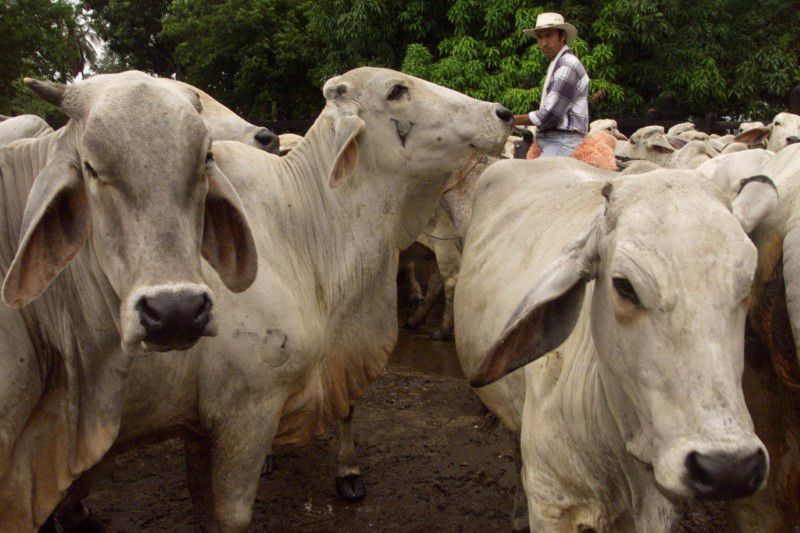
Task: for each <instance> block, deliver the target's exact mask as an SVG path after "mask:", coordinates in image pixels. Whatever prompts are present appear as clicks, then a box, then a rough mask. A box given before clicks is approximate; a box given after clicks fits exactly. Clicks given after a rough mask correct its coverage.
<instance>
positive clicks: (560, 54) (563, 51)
mask: <svg viewBox="0 0 800 533" xmlns="http://www.w3.org/2000/svg"><path fill="white" fill-rule="evenodd" d="M567 50H570V47H569V45H568V44H565V45H564V46H562V47H561V50H559V51H558V53H557V54H556V57H554V58H553V60H552V61H551V63H555V62H556V61H558V60H559V59H560V58H561V56H563V55H564V53H565V52H566V51H567Z"/></svg>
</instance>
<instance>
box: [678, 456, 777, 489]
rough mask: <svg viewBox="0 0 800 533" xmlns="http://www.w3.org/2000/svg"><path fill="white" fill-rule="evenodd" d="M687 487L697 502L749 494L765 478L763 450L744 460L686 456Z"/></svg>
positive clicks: (742, 458) (726, 457) (732, 457)
mask: <svg viewBox="0 0 800 533" xmlns="http://www.w3.org/2000/svg"><path fill="white" fill-rule="evenodd" d="M685 467H686V471H687V484H688V485H689V486H690V487H691V488H692V489H693V490H694V491H695V493H696V494H697V496H699V497H701V498H714V499H719V500H731V499H735V498H743V497H745V496H749V495H751V494H753V493H754V492H755V491H756V490H758V487H760V486H761V483H762V482H763V481H764V478H765V477H766V475H767V458H766V455H765V454H764V451H763V450H760V449H759V450H757V451H756V452H755V453H753V454H751V455H749V456H746V457H741V456H735V455H731V454H728V453H710V454H702V453H699V452H696V451H693V452H690V453H689V454H688V455H687V456H686V461H685Z"/></svg>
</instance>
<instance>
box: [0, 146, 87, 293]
mask: <svg viewBox="0 0 800 533" xmlns="http://www.w3.org/2000/svg"><path fill="white" fill-rule="evenodd" d="M90 220H91V218H90V214H89V206H88V203H87V198H86V191H85V190H84V186H83V181H82V180H81V178H80V175H79V173H78V169H77V168H75V166H74V164H72V162H71V161H70V160H69V159H68V158H67V157H56V158H54V159H53V160H52V161H51V162H50V163H48V164H47V166H45V167H44V168H43V169H42V171H41V172H40V173H39V175H38V176H36V179H35V180H34V182H33V187H31V190H30V193H29V194H28V202H27V204H26V205H25V212H24V214H23V217H22V230H21V231H20V235H21V236H22V237H21V239H20V243H19V247H18V248H17V253H16V255H15V256H14V260H13V261H12V262H11V267H10V268H9V269H8V273H7V274H6V279H5V281H4V283H3V301H4V302H5V303H6V304H7V305H9V306H10V307H18V308H19V307H23V306H24V305H27V304H28V303H30V302H31V301H33V300H35V299H36V298H37V297H38V296H39V295H40V294H42V292H44V290H45V289H46V288H47V287H48V286H49V285H50V283H51V282H52V281H53V280H54V279H55V278H56V276H57V275H58V274H59V272H61V271H62V270H63V269H64V267H66V266H67V264H68V263H69V262H70V261H71V260H72V258H73V257H75V256H76V255H77V254H78V252H80V250H81V248H82V247H83V243H84V242H86V239H87V237H88V236H89V231H90Z"/></svg>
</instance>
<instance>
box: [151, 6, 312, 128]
mask: <svg viewBox="0 0 800 533" xmlns="http://www.w3.org/2000/svg"><path fill="white" fill-rule="evenodd" d="M311 3H312V2H311V1H309V0H306V1H302V0H301V1H297V0H174V1H173V2H172V5H171V6H170V8H169V11H168V13H167V15H166V16H165V17H164V19H163V28H164V29H163V32H162V34H161V35H162V36H163V37H164V38H165V39H168V40H170V41H172V42H175V43H178V44H177V46H176V47H175V51H174V56H173V57H174V60H175V63H176V64H177V65H178V67H179V68H180V69H181V72H182V74H183V76H184V78H185V80H186V81H187V82H189V83H192V84H194V85H197V86H198V87H201V88H203V89H206V90H208V92H209V93H211V94H213V95H214V96H215V97H217V98H219V99H220V101H222V102H223V103H225V104H226V105H228V106H229V107H231V108H232V109H234V110H236V111H238V112H240V113H242V114H243V115H244V116H245V117H247V118H249V119H250V120H253V121H262V120H265V119H268V118H270V117H271V115H272V109H273V102H274V106H275V108H276V109H277V112H278V116H279V117H280V118H292V117H308V116H313V115H315V114H316V112H318V110H319V108H320V107H321V101H322V98H321V96H320V94H321V93H320V89H319V87H318V86H314V85H313V84H312V83H311V82H310V81H309V78H308V75H307V73H308V71H309V70H310V69H311V68H312V65H313V64H314V63H313V58H314V53H315V51H314V50H312V49H311V48H310V47H309V45H308V33H307V30H306V27H307V24H308V15H307V12H308V9H309V6H310V4H311Z"/></svg>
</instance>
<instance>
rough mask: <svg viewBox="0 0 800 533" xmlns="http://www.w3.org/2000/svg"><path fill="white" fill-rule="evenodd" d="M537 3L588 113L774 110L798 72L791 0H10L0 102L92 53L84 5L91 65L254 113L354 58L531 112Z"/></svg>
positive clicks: (541, 69) (537, 59)
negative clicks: (569, 51)
mask: <svg viewBox="0 0 800 533" xmlns="http://www.w3.org/2000/svg"><path fill="white" fill-rule="evenodd" d="M75 5H77V6H78V7H77V8H76V7H74V6H75ZM543 11H558V12H560V13H563V14H564V15H565V17H566V18H567V20H569V21H571V22H573V23H574V24H575V25H576V26H577V28H578V30H579V32H580V38H579V39H577V40H576V41H575V42H574V43H573V48H574V49H575V51H576V53H577V54H578V56H579V57H580V58H581V60H582V61H583V63H584V65H585V66H586V68H587V70H588V71H589V75H590V77H591V79H592V85H591V88H590V91H591V93H592V95H596V96H597V98H595V99H594V100H593V102H592V112H593V115H594V116H601V115H605V116H610V115H629V114H631V113H638V114H641V113H644V112H645V111H646V110H647V108H648V107H650V106H653V105H654V104H655V102H656V101H657V100H658V99H659V98H660V96H661V95H664V94H671V95H673V96H674V97H675V98H674V100H675V101H676V102H678V107H679V109H677V112H678V113H679V114H680V115H682V116H690V115H694V116H695V117H703V116H704V115H705V114H706V113H708V112H713V113H716V114H718V115H733V116H738V117H751V118H769V117H771V115H772V114H773V113H774V112H776V111H778V110H780V109H781V108H783V107H784V106H785V103H786V95H787V93H788V91H789V89H790V88H791V87H793V86H795V85H797V84H798V83H800V9H798V8H797V0H761V1H759V2H753V1H752V0H724V1H720V0H563V1H556V0H550V1H541V0H440V1H436V2H434V1H432V0H208V1H204V0H141V1H136V2H134V1H132V0H81V1H80V3H77V0H5V1H4V2H0V31H1V32H2V35H3V36H4V42H3V46H2V47H0V60H2V63H0V64H2V65H3V67H2V69H0V106H2V107H0V113H14V112H22V111H24V110H31V109H33V108H34V107H35V106H36V105H39V106H42V105H43V104H39V103H38V101H37V100H35V99H33V98H31V97H28V96H25V94H26V93H25V91H24V90H22V88H21V87H22V82H21V77H22V76H24V75H36V76H40V77H47V78H51V79H56V80H59V81H66V80H69V79H70V77H71V76H72V75H74V74H75V73H77V72H79V71H80V70H81V69H82V67H83V64H84V63H85V62H86V61H88V60H91V57H90V56H91V48H90V47H88V46H87V41H88V40H89V35H90V31H89V30H90V29H89V28H87V27H86V25H85V24H84V23H83V22H84V19H82V18H81V17H87V18H88V21H89V23H90V24H91V29H93V30H94V31H96V33H97V35H98V36H99V37H100V38H101V39H102V40H103V41H104V42H105V43H106V45H107V47H106V53H105V54H103V56H102V58H101V59H100V61H98V62H95V63H94V65H93V68H94V70H95V71H99V72H113V71H119V70H123V69H126V68H138V69H141V70H144V71H147V72H150V73H154V74H157V75H161V76H176V77H178V78H179V79H185V80H186V81H188V82H190V83H193V84H195V85H197V86H199V87H201V88H203V89H205V90H207V91H208V92H209V93H211V94H212V95H214V96H215V97H217V98H219V99H220V100H221V101H222V102H224V103H225V104H226V105H228V106H229V107H231V108H232V109H234V110H236V111H237V112H239V113H241V114H242V115H244V116H245V117H246V118H248V119H249V120H251V121H254V122H260V121H262V120H264V119H267V118H272V116H273V114H274V113H273V112H274V111H276V112H277V118H308V117H313V116H315V115H316V114H317V113H318V111H319V109H320V108H321V107H322V103H323V101H322V97H321V94H320V87H321V85H322V83H323V81H324V80H325V79H327V78H328V77H330V76H332V75H335V74H339V73H342V72H344V71H346V70H348V69H350V68H353V67H356V66H360V65H379V66H385V67H390V68H402V69H403V70H405V71H406V72H409V73H411V74H415V75H418V76H421V77H423V78H427V79H430V80H432V81H435V82H437V83H441V84H443V85H447V86H449V87H453V88H455V89H457V90H460V91H463V92H466V93H468V94H471V95H473V96H476V97H478V98H482V99H486V100H494V101H499V102H502V103H503V104H505V105H506V106H508V107H509V108H511V109H513V110H514V111H515V112H524V111H529V110H531V109H533V108H535V107H536V106H537V105H538V101H539V98H540V96H541V83H542V80H543V78H544V76H545V73H546V69H547V61H546V59H545V58H544V56H543V55H542V54H541V53H540V52H539V50H538V48H537V46H536V43H535V40H534V39H532V38H530V37H527V36H525V35H524V34H523V33H522V30H523V29H524V28H528V27H532V26H533V25H534V23H535V20H536V16H537V15H538V14H539V13H541V12H543ZM12 102H16V103H14V104H13V105H12Z"/></svg>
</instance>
